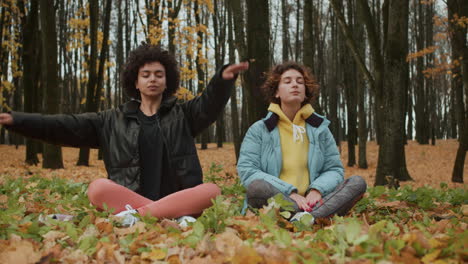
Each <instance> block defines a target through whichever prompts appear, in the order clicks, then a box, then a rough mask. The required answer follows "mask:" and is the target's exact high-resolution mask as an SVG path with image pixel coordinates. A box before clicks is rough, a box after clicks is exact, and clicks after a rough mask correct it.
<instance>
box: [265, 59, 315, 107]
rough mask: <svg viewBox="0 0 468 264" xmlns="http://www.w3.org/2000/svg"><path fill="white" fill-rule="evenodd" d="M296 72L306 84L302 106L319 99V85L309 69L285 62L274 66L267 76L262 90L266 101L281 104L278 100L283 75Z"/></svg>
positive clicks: (295, 63) (292, 62)
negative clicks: (288, 71) (277, 93)
mask: <svg viewBox="0 0 468 264" xmlns="http://www.w3.org/2000/svg"><path fill="white" fill-rule="evenodd" d="M291 69H293V70H296V71H298V72H300V73H301V74H302V76H303V77H304V84H305V99H304V102H302V105H305V104H308V103H310V104H312V103H313V102H314V101H315V100H316V99H317V97H318V94H319V85H318V83H317V81H316V79H315V77H314V75H312V73H311V72H310V71H309V69H308V68H307V67H305V66H304V65H301V64H299V63H297V62H294V61H288V62H284V63H282V64H278V65H276V66H274V67H273V68H272V69H271V70H270V71H269V72H268V74H267V78H266V81H265V83H264V84H263V85H262V87H261V90H262V92H263V94H264V95H265V100H266V101H267V102H269V103H276V104H280V103H281V102H280V99H279V98H276V92H277V91H278V85H279V82H280V80H281V75H282V74H283V73H284V72H286V71H287V70H291Z"/></svg>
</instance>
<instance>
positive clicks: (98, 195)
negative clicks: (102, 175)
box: [88, 179, 221, 218]
mask: <svg viewBox="0 0 468 264" xmlns="http://www.w3.org/2000/svg"><path fill="white" fill-rule="evenodd" d="M220 194H221V190H220V189H219V187H218V186H217V185H216V184H213V183H203V184H200V185H198V186H195V187H193V188H189V189H185V190H182V191H178V192H175V193H172V194H170V195H168V196H166V197H164V198H161V199H159V200H157V201H152V200H150V199H148V198H145V197H143V196H141V195H139V194H138V193H136V192H134V191H132V190H130V189H128V188H125V187H123V186H122V185H119V184H117V183H115V182H113V181H111V180H109V179H97V180H94V181H93V182H91V183H90V184H89V188H88V198H89V200H90V201H91V203H92V204H93V205H94V206H96V207H97V208H99V209H104V206H103V205H104V203H105V204H106V205H107V208H109V209H110V208H113V209H115V211H114V213H119V212H121V211H124V210H125V205H127V204H129V205H131V206H132V207H133V208H134V209H136V210H137V211H138V213H139V214H140V215H147V214H150V215H152V216H155V217H157V218H178V217H181V216H184V215H192V216H197V215H200V214H201V213H202V212H203V210H204V209H206V208H208V207H210V206H211V205H212V202H211V199H213V198H215V197H216V196H218V195H220Z"/></svg>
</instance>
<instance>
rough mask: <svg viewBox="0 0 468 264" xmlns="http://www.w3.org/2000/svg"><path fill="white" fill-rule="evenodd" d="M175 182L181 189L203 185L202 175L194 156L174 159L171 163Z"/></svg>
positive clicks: (196, 158) (198, 162)
mask: <svg viewBox="0 0 468 264" xmlns="http://www.w3.org/2000/svg"><path fill="white" fill-rule="evenodd" d="M171 167H172V169H173V170H174V172H175V176H176V181H177V182H178V183H179V184H178V185H179V186H180V188H181V189H187V188H192V187H195V186H197V185H199V184H201V183H203V180H202V178H203V173H202V168H201V165H200V161H199V160H198V156H197V155H196V154H191V155H183V156H178V157H175V158H174V159H173V160H172V162H171Z"/></svg>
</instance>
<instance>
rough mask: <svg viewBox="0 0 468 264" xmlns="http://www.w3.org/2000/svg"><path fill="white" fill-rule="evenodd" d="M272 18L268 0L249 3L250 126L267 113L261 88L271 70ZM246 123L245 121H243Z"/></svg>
mask: <svg viewBox="0 0 468 264" xmlns="http://www.w3.org/2000/svg"><path fill="white" fill-rule="evenodd" d="M269 21H270V16H269V7H268V0H258V1H247V56H248V58H249V59H250V60H251V63H250V66H249V70H248V71H247V72H246V73H245V84H246V85H245V86H246V88H247V91H246V93H247V94H248V95H247V94H245V95H246V96H247V108H248V109H247V115H248V120H247V124H248V125H249V126H250V125H251V124H253V123H254V122H255V121H257V120H259V119H260V118H262V117H264V116H265V115H266V113H267V105H266V103H265V102H264V101H263V100H262V98H263V96H262V94H261V92H260V86H261V85H262V84H263V82H264V80H265V77H266V76H265V72H267V71H268V70H269V68H270V64H271V63H270V50H269V43H270V23H269ZM243 122H245V121H243Z"/></svg>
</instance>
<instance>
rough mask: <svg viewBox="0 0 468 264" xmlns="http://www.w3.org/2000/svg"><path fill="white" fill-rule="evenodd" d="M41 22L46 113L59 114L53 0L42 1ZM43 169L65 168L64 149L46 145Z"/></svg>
mask: <svg viewBox="0 0 468 264" xmlns="http://www.w3.org/2000/svg"><path fill="white" fill-rule="evenodd" d="M39 4H40V21H41V29H42V31H41V32H42V34H41V38H42V57H43V60H44V65H45V68H43V69H42V70H43V77H44V78H43V80H44V84H45V96H44V98H45V100H46V102H45V113H46V114H57V113H59V109H60V89H59V87H58V81H57V72H58V65H57V32H56V29H55V26H56V24H55V9H54V8H52V7H53V6H54V1H53V0H40V2H39ZM43 157H44V161H43V163H42V167H43V168H49V169H59V168H63V162H62V149H61V148H60V147H58V146H54V145H50V144H44V152H43Z"/></svg>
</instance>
